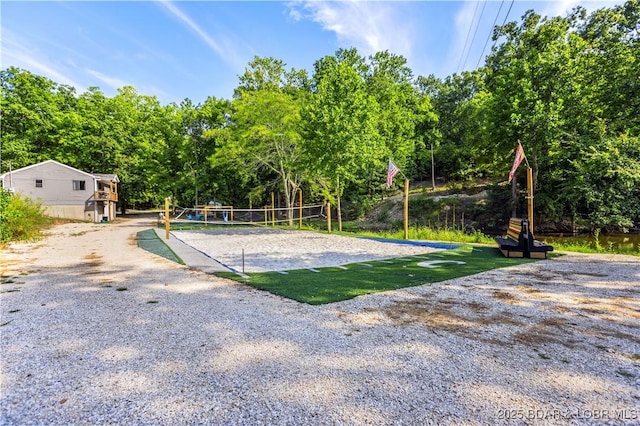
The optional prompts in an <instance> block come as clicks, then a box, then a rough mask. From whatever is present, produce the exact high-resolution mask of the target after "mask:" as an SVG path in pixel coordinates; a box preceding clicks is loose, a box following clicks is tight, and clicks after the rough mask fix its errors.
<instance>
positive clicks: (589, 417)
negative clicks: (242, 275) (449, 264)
mask: <svg viewBox="0 0 640 426" xmlns="http://www.w3.org/2000/svg"><path fill="white" fill-rule="evenodd" d="M151 226H152V222H151V221H150V220H148V219H119V220H118V221H117V222H116V223H113V224H86V223H75V224H64V225H58V226H56V227H55V228H53V229H52V231H51V233H50V235H49V236H48V237H47V238H46V239H44V240H43V241H40V242H37V243H33V244H15V245H12V246H10V247H9V248H8V249H5V250H3V252H2V253H1V262H2V263H1V265H0V267H1V269H2V285H0V291H1V292H0V309H1V310H0V314H1V316H0V324H1V325H0V344H1V346H0V349H1V354H0V355H1V361H0V405H1V408H0V416H1V417H0V423H1V424H3V425H4V424H7V425H14V424H15V425H29V424H59V425H68V424H141V425H174V424H219V425H247V424H248V425H261V424H276V425H281V424H282V425H307V424H309V425H336V424H348V425H353V424H355V425H361V424H376V425H387V424H388V425H391V424H394V425H396V424H409V425H413V424H416V425H417V424H437V425H441V424H471V425H473V424H487V425H494V424H545V425H546V424H602V423H607V424H640V331H639V330H640V284H639V283H640V258H637V257H631V256H612V255H578V254H570V255H566V256H562V257H560V258H557V259H553V260H545V261H539V262H536V263H533V264H526V265H520V266H516V267H511V268H504V269H499V270H492V271H489V272H485V273H482V274H478V275H474V276H468V277H463V278H459V279H456V280H451V281H446V282H442V283H437V284H433V285H427V286H421V287H413V288H407V289H402V290H398V291H392V292H387V293H378V294H374V295H369V296H363V297H358V298H356V299H353V300H349V301H345V302H340V303H333V304H329V305H323V306H310V305H305V304H301V303H298V302H294V301H291V300H287V299H283V298H280V297H277V296H274V295H271V294H269V293H266V292H262V291H258V290H255V289H252V288H250V287H246V286H244V285H241V284H239V283H235V282H231V281H227V280H223V279H220V278H216V277H214V276H211V275H207V274H205V273H202V272H199V271H196V270H190V269H188V268H186V267H184V266H180V265H177V264H174V263H171V262H169V261H167V260H165V259H163V258H159V257H156V256H154V255H152V254H150V253H148V252H146V251H144V250H141V249H139V248H138V247H137V246H136V244H135V235H136V232H138V231H140V230H143V229H148V228H150V227H151Z"/></svg>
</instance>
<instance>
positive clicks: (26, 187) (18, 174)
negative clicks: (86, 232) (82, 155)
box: [0, 160, 120, 222]
mask: <svg viewBox="0 0 640 426" xmlns="http://www.w3.org/2000/svg"><path fill="white" fill-rule="evenodd" d="M118 182H120V180H119V179H118V176H117V175H115V174H98V173H87V172H83V171H82V170H78V169H75V168H73V167H71V166H67V165H66V164H62V163H59V162H57V161H54V160H48V161H44V162H42V163H38V164H33V165H31V166H27V167H23V168H21V169H17V170H12V171H10V172H8V173H5V174H3V175H0V183H1V184H2V187H3V188H5V189H8V190H10V191H11V192H14V193H16V194H21V195H23V196H25V197H29V198H31V199H34V200H39V201H41V202H42V206H43V207H45V209H46V210H45V211H46V214H47V215H49V216H52V217H59V218H65V219H78V220H86V221H90V222H102V221H108V220H113V219H115V218H116V203H117V202H118Z"/></svg>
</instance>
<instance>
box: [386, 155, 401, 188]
mask: <svg viewBox="0 0 640 426" xmlns="http://www.w3.org/2000/svg"><path fill="white" fill-rule="evenodd" d="M398 173H400V169H399V168H398V167H397V166H396V165H395V164H393V161H391V160H389V170H387V189H389V188H391V184H392V183H393V178H394V176H395V175H397V174H398Z"/></svg>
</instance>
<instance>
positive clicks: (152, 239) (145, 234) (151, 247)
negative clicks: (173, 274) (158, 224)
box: [138, 229, 184, 265]
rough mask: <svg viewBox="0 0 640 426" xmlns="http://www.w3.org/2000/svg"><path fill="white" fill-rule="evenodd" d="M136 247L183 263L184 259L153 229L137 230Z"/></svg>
mask: <svg viewBox="0 0 640 426" xmlns="http://www.w3.org/2000/svg"><path fill="white" fill-rule="evenodd" d="M138 247H140V248H142V249H144V250H146V251H149V252H151V253H153V254H157V255H158V256H162V257H164V258H165V259H169V260H171V261H173V262H177V263H179V264H181V265H184V261H183V260H182V259H180V257H178V255H177V254H175V253H174V252H173V250H171V249H170V248H169V246H167V245H166V244H165V243H164V241H162V239H160V238H159V237H158V234H156V233H155V231H154V230H153V229H147V230H146V231H140V232H138Z"/></svg>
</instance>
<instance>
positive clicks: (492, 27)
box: [476, 0, 513, 69]
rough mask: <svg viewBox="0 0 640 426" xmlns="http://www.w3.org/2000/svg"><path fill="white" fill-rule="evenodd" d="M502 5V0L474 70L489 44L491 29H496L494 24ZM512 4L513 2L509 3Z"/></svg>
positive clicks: (478, 65)
mask: <svg viewBox="0 0 640 426" xmlns="http://www.w3.org/2000/svg"><path fill="white" fill-rule="evenodd" d="M503 4H504V0H502V1H501V2H500V8H499V9H498V13H496V18H495V19H494V20H493V25H491V31H489V35H488V36H487V40H486V41H485V42H484V46H483V47H482V53H480V57H479V58H478V62H477V63H476V69H477V68H479V67H480V61H481V60H482V58H483V57H484V50H485V49H486V48H487V44H488V43H489V39H490V38H491V35H492V34H493V29H494V28H495V27H496V22H498V16H500V11H501V10H502V5H503ZM511 4H513V2H512V3H511Z"/></svg>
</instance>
